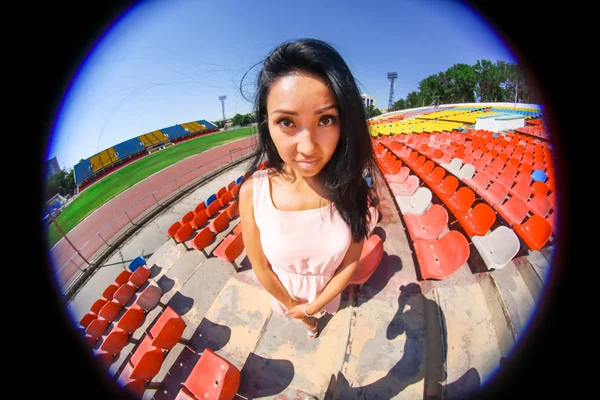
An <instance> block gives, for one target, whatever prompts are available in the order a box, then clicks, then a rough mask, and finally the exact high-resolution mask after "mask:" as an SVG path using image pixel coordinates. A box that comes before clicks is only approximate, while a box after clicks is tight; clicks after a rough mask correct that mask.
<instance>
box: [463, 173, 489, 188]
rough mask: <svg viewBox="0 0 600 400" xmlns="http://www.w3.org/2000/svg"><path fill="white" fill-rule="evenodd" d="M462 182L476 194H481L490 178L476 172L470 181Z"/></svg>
mask: <svg viewBox="0 0 600 400" xmlns="http://www.w3.org/2000/svg"><path fill="white" fill-rule="evenodd" d="M464 182H465V184H466V185H467V186H469V187H470V188H471V189H473V190H475V191H476V192H477V193H483V192H484V191H485V190H486V189H487V187H488V185H489V184H490V177H489V176H488V175H487V174H486V173H485V172H476V173H475V175H474V176H473V178H472V179H465V180H464Z"/></svg>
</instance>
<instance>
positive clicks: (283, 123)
mask: <svg viewBox="0 0 600 400" xmlns="http://www.w3.org/2000/svg"><path fill="white" fill-rule="evenodd" d="M279 125H281V126H282V127H284V128H289V127H291V126H292V121H290V120H289V119H282V120H281V121H279Z"/></svg>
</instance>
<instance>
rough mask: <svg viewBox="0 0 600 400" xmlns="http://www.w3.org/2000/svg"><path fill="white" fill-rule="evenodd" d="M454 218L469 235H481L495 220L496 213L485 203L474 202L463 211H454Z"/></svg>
mask: <svg viewBox="0 0 600 400" xmlns="http://www.w3.org/2000/svg"><path fill="white" fill-rule="evenodd" d="M454 216H455V217H456V220H457V221H458V222H459V223H460V225H461V226H462V227H463V229H464V230H465V232H467V235H469V236H483V235H485V234H486V232H487V231H489V230H490V228H491V227H492V225H494V222H496V213H495V212H494V210H493V209H492V207H490V206H488V205H487V204H485V203H479V204H476V205H475V206H474V207H472V208H470V209H469V210H467V211H465V212H461V211H456V212H455V213H454Z"/></svg>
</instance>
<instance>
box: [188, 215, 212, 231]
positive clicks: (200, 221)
mask: <svg viewBox="0 0 600 400" xmlns="http://www.w3.org/2000/svg"><path fill="white" fill-rule="evenodd" d="M206 221H208V215H206V213H205V212H200V213H198V214H196V216H195V217H194V219H193V220H192V222H190V225H192V228H194V229H200V228H201V227H203V226H204V224H206Z"/></svg>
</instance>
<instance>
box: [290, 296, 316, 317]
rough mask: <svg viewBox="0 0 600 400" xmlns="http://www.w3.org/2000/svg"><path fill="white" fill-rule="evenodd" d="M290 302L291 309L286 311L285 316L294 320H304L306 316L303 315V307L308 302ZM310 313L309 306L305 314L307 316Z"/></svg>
mask: <svg viewBox="0 0 600 400" xmlns="http://www.w3.org/2000/svg"><path fill="white" fill-rule="evenodd" d="M292 301H293V303H292V307H290V308H288V309H287V312H286V314H287V315H288V316H290V317H292V318H295V319H301V320H304V319H306V318H307V317H306V315H304V305H305V304H306V303H308V302H307V301H304V300H303V301H297V300H292ZM311 311H312V310H310V306H309V307H307V308H306V312H307V313H308V314H311Z"/></svg>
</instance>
